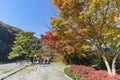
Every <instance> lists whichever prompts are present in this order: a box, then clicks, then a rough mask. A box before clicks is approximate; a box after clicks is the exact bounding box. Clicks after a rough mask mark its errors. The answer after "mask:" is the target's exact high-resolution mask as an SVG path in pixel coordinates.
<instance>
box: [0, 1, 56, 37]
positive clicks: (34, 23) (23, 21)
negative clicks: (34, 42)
mask: <svg viewBox="0 0 120 80" xmlns="http://www.w3.org/2000/svg"><path fill="white" fill-rule="evenodd" d="M51 9H54V8H53V7H52V5H51V0H0V21H2V22H4V23H6V24H9V25H11V26H14V27H18V28H20V29H22V30H24V31H32V32H35V33H36V34H35V36H36V37H38V38H40V34H44V33H45V32H47V31H49V26H50V24H49V23H50V18H51V17H53V16H54V14H53V12H52V10H51Z"/></svg>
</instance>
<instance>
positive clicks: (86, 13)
mask: <svg viewBox="0 0 120 80" xmlns="http://www.w3.org/2000/svg"><path fill="white" fill-rule="evenodd" d="M52 3H53V5H55V6H56V7H57V8H58V9H59V10H60V11H59V14H58V16H59V17H57V18H52V19H51V24H52V27H53V30H54V34H56V35H57V36H59V37H61V38H62V39H63V40H64V39H66V40H71V39H72V40H73V41H74V42H73V46H77V48H79V50H80V51H83V52H87V51H90V50H92V49H93V46H95V48H96V50H95V51H97V52H96V53H95V54H96V55H98V56H101V57H102V59H103V61H104V63H105V65H106V68H107V71H108V73H109V74H110V75H115V73H116V65H115V63H116V59H117V58H118V57H119V55H120V28H119V22H120V2H119V0H52ZM95 48H94V49H95ZM106 49H110V51H106ZM87 54H90V53H87ZM87 54H86V55H87ZM110 59H111V61H112V64H111V65H110V63H109V60H110Z"/></svg>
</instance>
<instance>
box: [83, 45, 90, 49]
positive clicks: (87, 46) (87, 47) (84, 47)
mask: <svg viewBox="0 0 120 80" xmlns="http://www.w3.org/2000/svg"><path fill="white" fill-rule="evenodd" d="M81 48H82V49H85V50H90V49H92V46H90V45H83V46H82V47H81Z"/></svg>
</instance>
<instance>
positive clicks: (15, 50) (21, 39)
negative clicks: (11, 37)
mask: <svg viewBox="0 0 120 80" xmlns="http://www.w3.org/2000/svg"><path fill="white" fill-rule="evenodd" d="M33 34H34V32H20V33H19V34H17V35H16V38H15V41H14V45H13V47H12V51H11V52H10V53H9V56H8V58H9V59H12V58H15V57H19V56H24V57H25V58H28V59H31V58H32V57H33V55H34V54H35V46H34V45H35V40H34V39H33Z"/></svg>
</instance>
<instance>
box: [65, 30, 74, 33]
mask: <svg viewBox="0 0 120 80" xmlns="http://www.w3.org/2000/svg"><path fill="white" fill-rule="evenodd" d="M65 33H66V34H72V33H73V29H70V30H68V31H66V32H65Z"/></svg>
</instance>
